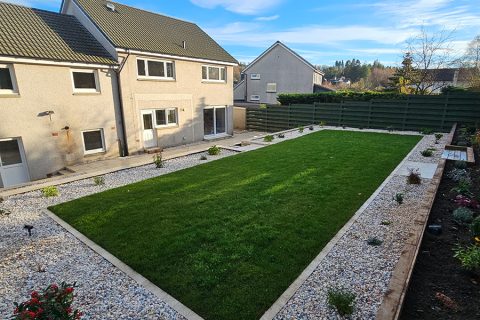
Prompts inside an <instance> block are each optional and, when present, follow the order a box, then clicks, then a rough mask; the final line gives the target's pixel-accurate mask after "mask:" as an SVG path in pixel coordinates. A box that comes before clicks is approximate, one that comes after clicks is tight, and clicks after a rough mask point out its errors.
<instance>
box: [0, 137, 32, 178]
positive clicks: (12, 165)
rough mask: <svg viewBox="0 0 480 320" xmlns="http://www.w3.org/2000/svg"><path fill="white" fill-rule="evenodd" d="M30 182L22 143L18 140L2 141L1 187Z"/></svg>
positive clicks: (0, 149) (0, 158) (0, 150)
mask: <svg viewBox="0 0 480 320" xmlns="http://www.w3.org/2000/svg"><path fill="white" fill-rule="evenodd" d="M28 181H30V176H29V174H28V168H27V163H26V161H25V153H24V151H23V145H22V142H21V141H20V140H19V139H16V138H9V139H0V187H10V186H14V185H16V184H20V183H24V182H28Z"/></svg>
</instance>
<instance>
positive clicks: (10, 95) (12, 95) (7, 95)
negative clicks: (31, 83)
mask: <svg viewBox="0 0 480 320" xmlns="http://www.w3.org/2000/svg"><path fill="white" fill-rule="evenodd" d="M0 98H20V93H17V92H11V93H0Z"/></svg>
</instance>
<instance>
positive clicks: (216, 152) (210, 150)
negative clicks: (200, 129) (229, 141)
mask: <svg viewBox="0 0 480 320" xmlns="http://www.w3.org/2000/svg"><path fill="white" fill-rule="evenodd" d="M207 152H208V154H209V155H211V156H216V155H219V154H220V148H219V147H217V146H213V147H210V148H208V150H207Z"/></svg>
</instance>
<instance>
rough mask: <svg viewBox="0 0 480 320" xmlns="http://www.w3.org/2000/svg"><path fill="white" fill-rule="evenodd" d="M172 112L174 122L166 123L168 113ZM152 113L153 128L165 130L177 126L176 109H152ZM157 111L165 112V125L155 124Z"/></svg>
mask: <svg viewBox="0 0 480 320" xmlns="http://www.w3.org/2000/svg"><path fill="white" fill-rule="evenodd" d="M170 110H173V111H175V122H171V123H169V122H168V113H167V112H168V111H170ZM152 111H153V126H154V127H155V128H165V127H176V126H178V108H156V109H152ZM157 111H164V112H165V120H166V121H167V123H166V124H157Z"/></svg>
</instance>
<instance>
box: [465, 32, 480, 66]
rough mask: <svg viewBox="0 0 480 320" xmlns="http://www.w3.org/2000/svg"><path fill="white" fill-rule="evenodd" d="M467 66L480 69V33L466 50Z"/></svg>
mask: <svg viewBox="0 0 480 320" xmlns="http://www.w3.org/2000/svg"><path fill="white" fill-rule="evenodd" d="M464 61H465V66H466V67H470V68H476V69H478V70H480V35H477V36H476V37H475V38H474V39H473V40H472V41H471V42H470V43H469V44H468V47H467V51H466V52H465V57H464Z"/></svg>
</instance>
